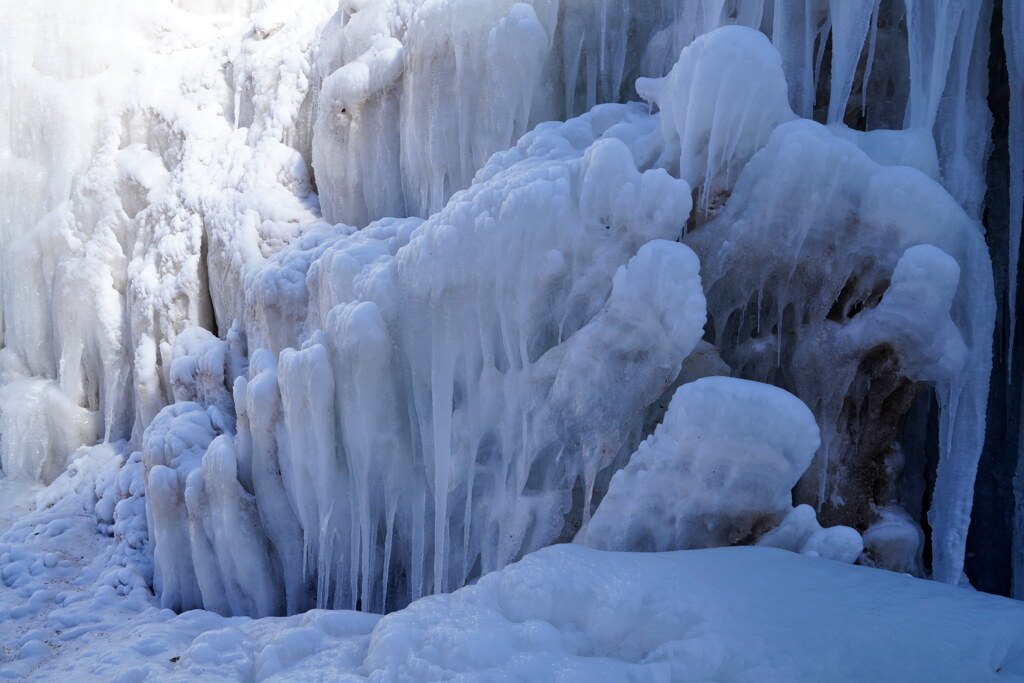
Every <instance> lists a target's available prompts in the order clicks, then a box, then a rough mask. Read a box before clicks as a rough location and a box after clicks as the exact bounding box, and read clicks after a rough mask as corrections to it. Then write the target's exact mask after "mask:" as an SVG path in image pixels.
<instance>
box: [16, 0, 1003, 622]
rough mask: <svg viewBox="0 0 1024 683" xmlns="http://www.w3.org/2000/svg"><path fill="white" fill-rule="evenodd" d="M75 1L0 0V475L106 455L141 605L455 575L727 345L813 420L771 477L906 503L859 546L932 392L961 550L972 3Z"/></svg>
mask: <svg viewBox="0 0 1024 683" xmlns="http://www.w3.org/2000/svg"><path fill="white" fill-rule="evenodd" d="M94 4H96V3H85V4H81V3H77V4H75V3H57V4H56V5H48V6H47V7H46V8H39V9H36V8H31V7H19V6H15V4H14V3H11V2H7V3H5V6H4V7H3V10H4V12H5V16H11V17H14V18H15V19H17V20H16V21H11V22H8V23H6V24H5V26H4V27H3V28H0V33H2V34H3V35H0V38H2V39H3V40H2V42H0V44H2V45H6V46H10V47H8V48H0V60H3V61H2V63H0V66H3V67H6V68H0V179H2V183H0V239H2V244H3V245H4V246H3V247H2V250H0V260H2V263H3V284H2V288H3V289H2V294H3V296H2V300H3V303H2V306H3V309H2V315H3V325H2V330H0V334H2V335H3V336H2V337H0V339H2V342H0V343H2V344H3V345H4V347H3V348H2V349H0V463H2V467H3V469H4V471H5V472H8V473H14V472H16V473H18V474H19V476H26V477H36V478H42V479H44V480H48V479H50V478H52V477H53V476H55V475H56V474H57V473H59V472H60V471H61V469H62V468H63V466H64V461H65V459H66V458H67V456H68V454H69V453H71V452H72V451H73V450H74V449H75V448H76V447H77V446H78V445H81V444H89V443H93V442H95V441H97V440H103V441H108V442H112V443H113V442H120V441H121V440H122V439H123V440H126V442H127V443H128V444H130V445H128V446H125V448H126V450H129V451H130V450H132V449H137V450H138V453H139V455H137V456H136V457H135V459H134V461H133V462H135V463H136V465H135V466H136V467H138V468H139V469H142V470H144V478H145V480H146V501H147V502H146V516H147V519H148V528H149V533H150V542H151V549H152V552H153V553H154V560H155V563H154V564H155V576H154V581H155V585H156V589H157V591H158V592H159V593H160V594H161V597H162V599H163V600H164V602H165V604H167V605H169V606H174V607H179V608H184V607H189V606H198V605H206V606H208V607H212V608H215V609H217V610H219V611H222V612H226V613H227V612H230V613H253V614H271V613H281V612H294V611H297V610H301V609H305V608H307V607H309V606H311V605H315V604H320V605H329V606H356V605H358V606H360V607H363V608H366V609H371V608H372V609H384V608H388V607H392V606H395V605H398V604H402V603H404V602H405V601H407V600H409V599H411V598H415V597H418V596H419V595H422V594H425V593H428V592H435V591H441V590H449V589H451V588H454V587H457V586H459V585H461V584H462V583H464V582H465V581H466V580H468V579H470V578H473V577H476V576H478V575H480V574H481V573H484V572H487V571H490V570H492V569H495V568H497V567H500V566H502V565H503V564H505V563H507V562H508V561H510V560H511V559H514V558H516V557H518V556H520V555H522V554H523V553H525V552H528V551H530V550H533V549H536V548H538V547H540V546H542V545H545V544H548V543H551V542H553V541H556V540H568V539H570V538H572V537H573V535H574V534H575V532H576V529H577V527H578V526H579V525H581V524H584V523H585V522H586V520H587V519H588V518H589V516H590V515H591V514H592V513H593V512H594V510H595V509H599V508H598V504H599V502H600V501H601V499H602V498H603V496H604V494H605V492H606V489H607V487H608V482H609V481H610V480H611V477H612V475H613V473H614V471H616V470H618V469H620V468H622V467H623V466H624V465H625V464H626V463H627V461H629V459H630V457H631V456H632V455H633V453H634V451H635V450H636V447H637V445H638V444H639V443H640V442H641V440H642V439H643V437H644V436H646V435H648V434H649V433H650V432H651V431H652V430H653V429H654V427H655V424H656V423H657V422H658V421H659V420H660V419H661V417H662V414H663V413H664V412H665V410H666V409H667V406H668V401H669V398H670V397H671V395H672V393H671V392H672V391H673V390H674V389H675V388H676V386H677V385H678V384H681V383H683V382H684V381H689V380H692V379H695V378H697V377H700V376H702V375H705V374H721V373H730V372H731V373H732V374H734V375H737V376H740V377H744V378H746V379H754V380H758V381H767V382H771V383H774V384H777V385H780V386H782V387H784V388H786V389H788V390H790V391H791V392H793V393H794V394H796V395H797V396H798V397H799V398H800V399H801V400H803V401H804V402H805V403H806V404H807V405H808V406H809V407H810V409H811V410H812V413H813V414H814V416H815V418H816V419H817V421H818V423H819V426H820V427H821V429H822V437H823V444H824V445H823V447H822V448H821V449H820V450H819V452H818V453H817V455H816V456H815V459H814V461H813V462H814V464H812V466H811V470H810V472H809V473H808V474H807V475H806V476H805V477H804V479H803V481H802V483H801V484H800V485H798V487H797V498H798V500H797V502H808V503H813V504H814V505H815V506H816V508H817V512H818V514H819V515H820V516H821V518H822V521H823V522H825V523H840V522H841V523H844V524H849V525H851V526H854V527H856V528H857V529H858V530H859V531H865V532H868V533H867V534H866V537H867V538H881V537H882V536H884V534H882V533H881V531H880V528H875V527H876V526H877V525H878V524H882V523H888V522H891V521H892V520H894V519H899V520H904V519H905V520H908V521H907V525H908V529H909V531H907V530H906V529H905V531H907V533H905V534H903V536H901V538H903V539H904V541H905V542H902V545H900V544H897V545H898V546H899V547H898V548H897V549H896V550H893V549H892V548H891V547H887V548H886V549H884V552H883V549H881V548H880V547H879V548H876V549H875V550H874V551H872V548H871V544H870V542H869V543H868V546H869V548H868V550H869V553H870V552H876V553H877V555H878V556H879V557H881V556H882V555H884V556H886V557H896V560H894V561H893V566H894V567H895V566H896V565H899V566H901V567H912V566H919V554H918V553H919V548H918V547H917V540H916V539H918V537H919V536H918V535H919V534H920V529H918V528H917V525H918V524H919V523H920V522H922V521H923V520H922V519H920V518H916V519H911V516H910V515H909V513H907V512H906V511H905V509H913V508H914V505H909V504H908V503H907V501H906V500H903V499H901V497H900V496H901V495H902V494H900V493H899V492H898V491H897V490H896V489H898V488H899V487H898V483H899V481H900V478H901V474H900V462H901V459H902V458H903V457H904V455H905V454H903V453H902V452H901V451H900V448H899V447H898V446H896V445H895V444H896V443H897V441H898V439H899V435H900V432H901V429H902V423H903V420H904V418H905V416H906V414H907V412H908V411H909V410H910V404H911V403H913V400H914V399H915V398H916V397H917V396H919V395H926V394H928V393H929V392H931V393H934V394H935V395H936V396H937V397H938V399H939V403H940V413H941V415H940V418H939V419H940V422H941V429H940V433H941V439H940V446H939V451H940V453H941V455H940V456H939V468H938V471H939V475H938V481H937V483H936V485H935V488H934V495H933V496H932V498H931V501H932V502H931V512H930V520H931V526H932V537H931V539H930V542H931V545H932V549H933V550H932V552H933V555H934V557H935V560H934V567H933V569H934V572H935V575H936V576H937V577H938V578H942V579H943V580H946V581H952V582H955V581H958V580H959V579H960V565H961V564H962V555H963V545H964V535H965V534H966V528H967V527H966V525H967V522H968V521H969V516H970V506H971V492H972V490H973V477H974V472H975V468H976V462H977V453H978V452H979V450H980V448H981V442H982V439H983V432H982V431H981V429H980V427H979V425H980V424H981V423H982V422H983V415H984V410H985V388H986V386H987V382H988V363H989V357H988V349H989V348H990V342H991V320H992V315H993V309H992V307H993V305H994V304H993V303H992V295H991V289H992V285H991V272H990V267H989V265H988V257H987V252H986V251H985V248H984V244H983V243H982V239H981V230H980V223H979V222H978V218H979V216H981V211H982V206H983V198H984V192H985V186H984V182H983V178H984V176H983V175H982V173H983V168H984V160H985V158H986V154H987V145H988V138H989V134H988V130H989V126H990V119H991V117H990V114H989V113H988V110H987V107H986V104H985V96H986V92H987V70H986V68H985V67H986V63H987V59H988V33H987V32H988V26H989V21H990V16H991V12H992V4H991V2H988V1H982V0H978V1H975V2H971V1H969V0H960V1H956V2H954V1H953V0H949V1H948V2H943V3H938V4H935V3H926V2H916V1H915V0H907V2H904V1H903V0H878V1H877V2H864V3H846V2H825V1H824V0H815V1H811V0H774V2H764V1H763V0H702V1H700V2H682V1H676V0H643V1H642V2H631V3H622V2H613V1H605V0H599V1H590V0H532V1H531V2H520V3H513V2H508V1H505V0H495V1H493V2H491V1H488V2H469V1H468V0H467V1H463V0H430V1H423V2H418V1H410V2H406V1H398V0H394V1H392V0H380V1H373V0H358V1H353V0H347V1H346V2H343V3H337V2H334V1H333V0H309V1H308V2H305V3H301V4H295V3H286V2H276V1H270V2H265V3H262V4H260V5H259V6H258V7H255V8H254V7H251V6H249V5H248V4H247V3H243V2H226V3H196V2H189V3H184V2H180V3H174V4H172V3H166V2H155V3H151V5H147V6H145V7H139V6H137V4H130V3H126V2H125V3H104V4H103V6H102V7H99V6H96V7H94V6H93V5H94ZM8 5H9V6H8ZM1004 11H1005V12H1006V17H1007V21H1006V22H1005V26H1006V31H1007V45H1008V46H1011V47H1010V49H1009V51H1008V54H1011V55H1017V52H1019V50H1017V49H1016V47H1012V46H1015V45H1016V44H1017V42H1019V41H1018V40H1017V39H1016V38H1015V36H1016V33H1014V31H1016V30H1017V29H1016V28H1014V26H1016V24H1014V23H1013V21H1011V20H1012V19H1013V18H1014V17H1016V18H1017V19H1019V17H1018V16H1017V15H1016V14H1014V12H1015V11H1016V10H1015V9H1014V8H1012V7H1011V8H1008V9H1006V8H1004ZM1018 14H1019V13H1018ZM1017 23H1018V24H1019V21H1017ZM727 24H728V25H736V26H732V27H730V28H726V29H724V30H720V31H718V32H716V33H714V34H712V35H713V36H714V37H710V36H709V35H708V34H709V32H710V31H712V30H713V29H716V28H719V27H721V26H723V25H727ZM741 27H749V28H741ZM753 29H759V30H760V31H761V32H762V33H758V32H757V31H755V30H753ZM112 35H116V36H118V38H116V39H115V38H112V37H111V36H112ZM691 43H692V45H691ZM687 46H690V48H689V49H688V50H686V51H683V48H686V47H687ZM681 51H682V52H681ZM1011 66H1012V65H1011ZM1011 74H1012V79H1013V83H1014V87H1015V88H1016V90H1015V91H1014V92H1017V90H1019V85H1020V77H1019V65H1017V70H1012V69H1011ZM666 76H667V77H666ZM639 77H643V79H642V80H638V78H639ZM662 77H665V78H662ZM634 85H635V86H636V90H637V91H638V93H639V94H640V95H641V96H642V97H643V98H644V99H646V100H647V104H633V105H628V106H626V105H617V104H616V105H611V106H604V105H602V104H601V103H611V102H618V101H623V100H629V99H635V93H634ZM1014 101H1015V102H1016V101H1017V100H1016V99H1015V100H1014ZM580 115H582V116H580ZM574 116H577V118H572V117H574ZM797 117H801V118H803V119H805V120H796V119H797ZM809 118H815V119H817V120H818V121H819V122H821V123H828V124H829V125H828V126H827V127H825V126H822V125H818V124H815V123H813V122H810V121H807V120H806V119H809ZM562 119H569V121H568V122H567V123H562V124H557V123H552V121H557V120H562ZM545 122H547V123H545ZM860 128H868V129H872V130H870V131H869V132H864V131H861V130H857V129H860ZM884 129H891V130H884ZM1014 130H1016V129H1014ZM528 131H532V132H528ZM524 134H525V136H524ZM1017 137H1019V136H1017ZM1014 140H1015V142H1014V145H1015V147H1014V149H1015V150H1016V149H1017V148H1018V147H1019V146H1020V145H1019V140H1018V139H1017V138H1014ZM1019 156H1020V155H1019V154H1018V155H1015V156H1014V159H1017V160H1019V159H1018V157H1019ZM1015 164H1016V162H1015ZM1017 166H1019V164H1016V165H1015V166H1014V169H1016V171H1015V173H1016V175H1014V176H1013V178H1019V176H1020V173H1019V172H1018V171H1019V168H1017ZM310 167H312V169H313V170H314V171H315V177H314V176H313V174H311V172H310ZM1019 185H1020V184H1019V183H1016V184H1015V185H1014V187H1015V188H1017V189H1016V190H1015V191H1014V192H1015V194H1014V197H1015V203H1014V206H1017V207H1019V206H1020V201H1019V196H1020V192H1019V191H1018V190H1019ZM691 203H692V204H695V206H696V210H695V211H693V212H691V210H690V209H691ZM389 217H390V218H389ZM1017 218H1018V219H1019V213H1018V214H1017ZM378 219H379V220H378ZM339 221H340V223H339ZM1017 224H1019V220H1018V221H1017ZM366 226H368V227H366ZM684 232H685V233H687V234H686V236H685V237H684V238H682V239H683V241H684V242H685V243H686V244H687V245H689V246H690V247H692V248H693V249H694V251H695V252H696V253H697V254H698V255H699V256H700V259H701V261H700V265H699V270H700V272H701V273H702V274H703V277H702V282H703V292H704V294H706V296H707V302H708V309H707V310H708V313H709V317H710V321H711V326H710V327H709V328H708V329H707V330H706V331H705V332H706V335H707V339H708V340H709V341H712V342H714V347H711V345H710V344H707V343H702V346H701V353H700V354H694V357H693V358H691V359H689V360H687V356H688V354H689V353H690V350H691V349H692V348H694V346H695V345H696V344H697V342H698V341H699V338H700V336H701V334H702V331H701V328H702V325H703V321H702V319H701V316H702V315H703V313H702V310H703V309H702V305H703V304H701V306H698V302H703V301H704V294H702V293H701V291H699V288H698V287H697V285H696V283H697V282H699V281H701V280H699V279H698V276H697V271H698V264H697V263H696V261H695V260H694V259H693V257H692V254H691V253H690V252H689V251H687V248H686V247H682V246H679V245H676V244H675V240H677V239H678V238H680V237H681V235H682V234H683V233H684ZM1011 233H1012V234H1013V235H1017V236H1019V230H1018V231H1017V232H1016V233H1013V232H1012V231H1011ZM1016 239H1017V238H1016V237H1013V240H1016ZM1011 253H1015V252H1014V250H1013V249H1011ZM1011 275H1013V273H1011ZM1012 281H1013V280H1012V279H1011V282H1012ZM698 309H700V310H698ZM200 329H203V330H205V332H201V331H198V330H200ZM186 330H187V332H186ZM718 354H720V355H721V357H722V358H724V359H725V361H726V362H727V363H728V364H729V365H728V366H723V365H721V364H720V362H712V360H713V359H715V358H717V355H718ZM698 355H699V357H698ZM709 359H712V360H709ZM687 363H689V364H690V365H689V367H687V366H686V364H687ZM680 367H682V370H683V372H682V374H681V375H679V370H680ZM677 375H679V377H677ZM889 399H891V400H889ZM125 455H126V456H127V455H128V453H127V452H126V453H125ZM912 455H913V456H914V457H913V458H909V459H910V460H913V461H914V462H922V463H923V462H925V461H926V460H927V457H929V456H927V455H926V454H924V453H914V454H912ZM918 474H920V473H918ZM922 476H923V475H922ZM866 482H869V483H866ZM916 504H917V505H918V507H919V505H920V501H918V502H917V503H916ZM798 516H799V515H798ZM798 521H799V520H798ZM793 524H794V525H796V526H797V527H799V528H800V529H804V530H806V529H808V528H810V527H809V526H808V525H806V524H803V522H801V523H800V524H797V523H796V522H793ZM229 529H230V530H232V533H228V531H227V530H229ZM872 529H873V530H874V532H875V533H871V531H872ZM780 533H781V532H780ZM797 535H799V534H797ZM887 538H889V537H887ZM239 539H241V540H239ZM794 543H795V542H794ZM791 545H792V544H791ZM911 546H914V547H911ZM183 548H187V549H188V552H187V553H186V552H182V549H183ZM901 553H902V554H901ZM879 562H880V563H881V564H885V562H884V561H881V560H880V561H879ZM243 569H245V570H246V571H252V572H253V581H252V582H251V583H248V584H239V583H237V582H235V583H232V582H233V581H235V579H234V578H233V577H234V575H235V574H236V573H237V572H239V571H241V570H243Z"/></svg>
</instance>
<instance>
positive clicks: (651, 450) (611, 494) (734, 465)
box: [577, 377, 819, 551]
mask: <svg viewBox="0 0 1024 683" xmlns="http://www.w3.org/2000/svg"><path fill="white" fill-rule="evenodd" d="M818 445H819V435H818V426H817V424H816V423H815V420H814V416H813V415H812V414H811V411H810V409H808V408H807V406H805V405H804V404H803V403H802V402H801V401H800V400H799V399H798V398H796V397H795V396H793V395H792V394H790V393H789V392H787V391H784V390H782V389H779V388H777V387H773V386H770V385H767V384H760V383H757V382H750V381H747V380H742V379H734V378H730V377H706V378H704V379H699V380H697V381H696V382H692V383H690V384H685V385H683V386H682V387H680V388H679V389H678V390H677V391H676V394H675V396H673V398H672V403H671V404H670V405H669V408H668V412H667V413H666V414H665V420H664V422H662V424H661V425H660V426H659V427H658V428H657V429H656V430H655V432H654V434H653V435H652V436H651V437H649V438H648V439H647V440H646V441H644V442H643V443H642V444H641V445H640V448H639V449H637V451H636V453H634V454H633V456H632V458H631V459H630V461H629V464H628V465H627V466H626V467H625V469H623V470H621V471H620V472H618V473H617V474H616V475H615V476H614V477H613V478H612V481H611V485H610V486H609V489H608V494H607V495H606V496H605V498H604V500H603V501H602V502H601V505H600V507H599V508H598V509H597V512H596V513H595V514H594V517H593V519H592V520H591V522H590V525H589V526H588V527H587V528H586V529H584V530H583V532H581V534H580V536H578V537H577V540H578V541H580V542H582V543H583V544H585V545H589V546H592V547H596V548H601V549H607V550H639V551H652V550H654V551H662V550H682V549H689V548H705V547H711V546H721V545H731V544H734V543H738V542H742V541H744V540H748V539H749V538H750V536H751V535H752V534H753V533H754V532H755V531H756V530H757V527H759V526H763V525H766V524H768V523H770V522H771V521H772V520H773V519H774V518H776V517H777V516H778V515H779V514H780V513H783V512H785V511H786V510H788V509H789V508H790V506H791V501H790V490H791V489H792V488H793V486H794V485H795V484H796V482H797V480H798V479H799V478H800V475H801V474H803V472H804V470H805V469H807V466H808V465H809V464H810V462H811V458H812V457H813V456H814V452H815V451H816V450H817V448H818Z"/></svg>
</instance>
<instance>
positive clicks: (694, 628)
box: [0, 495, 1024, 682]
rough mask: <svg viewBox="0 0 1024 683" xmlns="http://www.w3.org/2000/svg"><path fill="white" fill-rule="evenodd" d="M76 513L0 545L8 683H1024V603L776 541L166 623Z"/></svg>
mask: <svg viewBox="0 0 1024 683" xmlns="http://www.w3.org/2000/svg"><path fill="white" fill-rule="evenodd" d="M72 500H73V501H75V502H76V504H77V505H78V506H79V507H78V514H75V511H74V510H73V509H71V506H69V505H68V502H67V501H72ZM83 507H84V506H83V505H82V500H76V496H74V495H70V496H65V497H64V498H63V502H60V503H57V505H55V506H54V507H53V508H51V509H49V510H43V511H39V512H36V513H33V514H32V515H30V516H29V517H27V518H26V519H25V520H24V521H23V522H21V523H20V524H19V525H17V526H16V527H15V529H13V530H11V531H10V532H8V533H7V534H6V535H5V536H4V537H3V541H2V542H0V575H2V576H3V578H4V583H5V585H6V586H7V588H6V589H4V590H2V591H0V643H2V645H3V650H2V652H0V677H2V678H8V679H12V680H40V681H44V680H51V681H58V680H61V681H63V680H82V681H86V680H109V681H143V680H152V681H194V680H239V681H252V680H259V681H261V680H324V681H326V680H364V679H368V680H383V681H405V680H416V681H440V680H465V681H555V680H558V681H581V682H582V681H595V680H601V681H710V680H716V681H794V680H802V681H821V680H874V681H908V680H929V681H987V680H992V681H1003V680H1024V604H1021V603H1020V602H1016V601H1012V600H1008V599H1006V598H999V597H995V596H991V595H986V594H983V593H976V592H973V591H969V590H964V589H960V588H954V587H950V586H946V585H943V584H939V583H935V582H932V581H926V580H922V579H915V578H912V577H910V576H906V575H900V574H896V573H893V572H888V571H883V570H878V569H871V568H866V567H857V566H850V565H848V564H845V563H840V562H834V561H830V560H825V559H821V558H815V557H811V556H807V555H800V554H796V553H791V552H786V551H782V550H777V549H772V548H750V547H745V548H720V549H710V550H690V551H676V552H665V553H620V552H609V551H599V550H593V549H589V548H583V547H580V546H577V545H559V546H554V547H550V548H547V549H544V550H540V551H538V552H536V553H533V554H531V555H528V556H527V557H526V558H524V559H523V560H521V561H520V562H518V563H516V564H514V565H511V566H509V567H507V568H506V569H503V570H501V571H499V572H495V573H492V574H489V575H487V576H485V577H484V578H482V579H481V580H480V581H479V582H478V583H477V584H476V585H473V586H468V587H466V588H462V589H460V590H458V591H456V592H454V593H452V594H448V595H436V596H430V597H425V598H422V599H420V600H419V601H417V602H414V603H413V604H411V605H410V606H409V607H407V608H406V609H404V610H401V611H398V612H394V613H392V614H389V615H387V616H385V617H383V618H381V617H380V616H378V615H373V614H367V613H362V612H352V611H345V610H338V611H328V610H312V611H309V612H306V613H304V614H300V615H296V616H292V617H276V618H275V617H268V618H263V619H251V618H249V617H222V616H219V615H217V614H214V613H212V612H207V611H203V610H192V611H189V612H186V613H184V614H181V615H176V614H175V613H173V612H171V611H170V610H166V609H160V608H159V607H157V606H156V601H155V600H154V599H153V598H151V597H149V596H147V595H146V594H145V592H143V591H138V592H136V593H134V594H131V595H127V596H120V595H118V593H117V591H116V590H115V589H114V588H113V587H112V586H111V585H110V584H111V582H110V577H105V576H104V574H105V573H109V572H110V571H111V570H110V568H109V567H110V566H111V565H116V562H113V561H112V556H113V554H114V552H115V549H114V543H113V541H112V539H110V538H109V537H105V536H102V535H100V534H98V533H97V532H96V529H95V524H94V522H93V521H92V518H91V516H90V515H87V514H84V509H83ZM115 571H116V570H115ZM121 571H124V570H123V569H122V570H121Z"/></svg>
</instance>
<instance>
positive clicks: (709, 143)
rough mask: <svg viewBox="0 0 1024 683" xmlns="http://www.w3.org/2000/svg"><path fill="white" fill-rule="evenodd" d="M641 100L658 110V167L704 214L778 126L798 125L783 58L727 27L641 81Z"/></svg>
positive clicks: (759, 36) (756, 38)
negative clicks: (674, 171) (688, 191)
mask: <svg viewBox="0 0 1024 683" xmlns="http://www.w3.org/2000/svg"><path fill="white" fill-rule="evenodd" d="M636 87H637V91H638V92H639V93H640V96H641V97H643V98H644V99H646V100H648V101H650V102H651V103H653V104H656V105H658V108H659V109H660V110H661V132H662V135H663V136H664V137H665V143H666V145H665V151H664V152H663V154H662V160H663V162H664V163H666V164H667V165H668V166H669V167H670V168H672V167H674V166H675V164H676V162H678V175H679V177H680V178H682V179H683V180H685V181H686V182H688V183H689V184H690V185H692V186H693V187H698V186H701V192H700V198H699V200H698V206H699V207H701V208H706V207H707V205H708V202H709V201H710V200H711V199H712V198H713V197H714V196H715V195H716V194H717V193H718V192H720V191H723V190H725V189H727V188H729V187H731V185H732V183H733V182H735V180H736V177H737V176H738V175H739V171H740V170H741V169H742V168H743V165H744V164H745V163H746V162H747V160H749V159H750V157H752V156H753V155H754V153H755V152H757V150H758V149H760V148H761V147H762V146H763V145H764V144H765V143H766V142H767V141H768V137H769V135H771V132H772V130H774V129H775V127H776V126H778V125H779V124H780V123H783V122H785V121H789V120H791V119H794V118H796V115H795V114H793V111H792V109H790V107H789V102H788V100H787V95H786V92H787V90H786V77H785V75H784V74H783V72H782V57H781V56H780V55H779V52H778V50H776V49H775V48H774V47H773V46H772V44H771V42H770V41H769V40H768V38H767V37H766V36H765V35H764V34H763V33H760V32H759V31H755V30H753V29H749V28H745V27H742V26H724V27H722V28H719V29H717V30H715V31H712V32H711V33H706V34H704V35H702V36H700V37H699V38H697V39H696V40H694V41H693V42H692V43H691V44H690V45H689V46H688V47H687V48H686V49H684V50H683V51H682V53H681V54H680V55H679V61H678V62H677V63H676V65H675V66H674V67H673V68H672V71H671V72H669V74H668V76H666V77H665V78H663V79H659V80H653V79H646V78H641V79H639V80H638V81H637V86H636Z"/></svg>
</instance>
